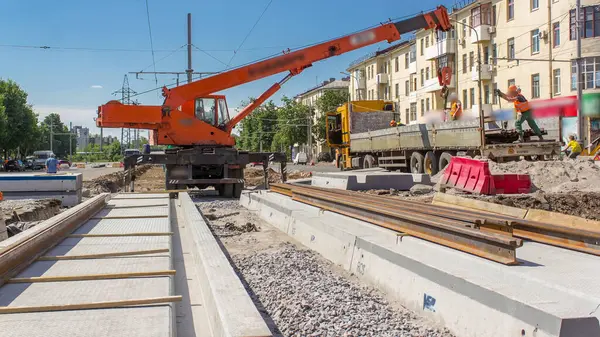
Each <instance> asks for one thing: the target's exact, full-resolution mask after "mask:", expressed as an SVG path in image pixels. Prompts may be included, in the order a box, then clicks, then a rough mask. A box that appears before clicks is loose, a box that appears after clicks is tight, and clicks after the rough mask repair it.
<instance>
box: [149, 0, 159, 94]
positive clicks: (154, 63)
mask: <svg viewBox="0 0 600 337" xmlns="http://www.w3.org/2000/svg"><path fill="white" fill-rule="evenodd" d="M146 18H147V19H148V33H149V35H150V51H151V52H152V67H153V70H154V72H156V59H155V57H154V42H153V41H152V25H151V24H150V7H149V6H148V0H146ZM154 82H155V83H156V85H157V86H158V77H157V76H156V74H154Z"/></svg>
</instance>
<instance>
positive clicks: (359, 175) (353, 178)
mask: <svg viewBox="0 0 600 337" xmlns="http://www.w3.org/2000/svg"><path fill="white" fill-rule="evenodd" d="M415 184H427V185H430V184H431V179H430V177H429V175H427V174H412V173H399V172H386V171H379V170H378V171H351V172H327V173H324V172H315V173H313V176H312V185H313V186H317V187H329V188H338V189H342V190H351V191H360V190H378V189H390V188H393V189H395V190H399V191H408V190H410V188H411V187H413V186H414V185H415Z"/></svg>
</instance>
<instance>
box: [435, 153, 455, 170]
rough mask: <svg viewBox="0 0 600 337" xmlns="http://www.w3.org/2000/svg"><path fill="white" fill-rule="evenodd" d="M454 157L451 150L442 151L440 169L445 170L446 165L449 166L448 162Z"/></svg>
mask: <svg viewBox="0 0 600 337" xmlns="http://www.w3.org/2000/svg"><path fill="white" fill-rule="evenodd" d="M451 159H452V154H451V153H450V152H442V154H441V155H440V160H439V161H438V162H439V169H438V172H439V171H443V170H444V169H445V168H446V166H448V164H450V160H451Z"/></svg>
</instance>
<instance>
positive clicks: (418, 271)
mask: <svg viewBox="0 0 600 337" xmlns="http://www.w3.org/2000/svg"><path fill="white" fill-rule="evenodd" d="M253 199H254V200H253V202H254V203H261V205H260V206H258V207H256V206H255V208H257V209H260V210H261V212H260V213H259V214H260V215H261V218H263V219H265V220H267V221H268V218H265V214H268V213H269V209H272V208H273V207H272V205H278V207H279V210H278V212H283V213H285V211H284V210H282V208H285V207H286V205H288V204H289V203H290V202H291V203H292V204H295V205H294V207H295V209H294V210H293V211H292V210H289V212H290V213H291V216H292V217H293V218H294V219H291V220H290V221H293V223H294V225H295V226H296V229H295V232H296V233H299V234H297V235H295V237H296V238H298V239H299V241H300V242H302V243H303V244H305V245H306V246H308V247H311V246H312V247H311V248H313V249H315V250H317V251H319V253H321V254H322V255H323V256H324V257H326V258H327V259H329V260H331V261H333V262H336V263H340V261H344V260H346V259H347V256H348V255H349V254H348V247H347V245H348V244H349V240H348V238H351V237H352V236H354V237H355V243H354V245H353V247H352V249H351V250H352V254H351V256H352V257H351V263H350V266H347V264H346V263H340V264H342V265H343V266H344V267H346V268H347V269H348V270H349V271H351V272H353V273H355V274H356V275H358V276H359V277H361V278H362V279H364V280H365V281H367V282H370V283H372V284H374V285H375V286H377V287H378V288H380V289H382V290H384V291H385V292H387V293H388V294H389V295H391V296H392V297H394V298H395V299H397V300H399V301H401V302H402V303H403V304H404V305H405V306H407V307H409V308H410V309H412V310H414V311H416V312H418V313H420V314H422V315H425V316H428V317H430V318H431V319H433V320H434V321H436V322H438V323H439V324H441V325H444V326H446V327H448V328H449V329H450V330H452V331H453V332H454V333H455V334H456V335H457V336H461V337H475V336H478V337H480V336H489V337H492V336H494V337H495V336H536V337H546V336H559V337H576V336H594V337H597V336H600V326H599V324H598V318H600V310H598V307H599V304H600V281H599V280H598V279H597V277H596V273H594V272H591V271H593V270H596V269H597V266H598V263H599V262H600V258H598V257H596V256H591V255H587V254H582V253H578V252H574V251H568V250H564V249H560V248H556V247H552V246H546V245H543V244H538V243H533V242H526V243H525V244H524V246H523V247H522V248H519V250H518V251H517V256H518V257H519V260H520V261H521V262H522V264H521V265H519V266H504V265H500V264H497V263H494V262H491V261H488V260H485V259H481V258H478V257H476V256H472V255H469V254H466V253H463V252H460V251H456V250H453V249H450V248H447V247H444V246H440V245H436V244H433V243H430V242H427V241H424V240H420V239H417V238H414V237H402V238H401V240H400V239H398V240H396V241H395V242H394V241H393V240H390V237H389V234H386V233H385V232H381V231H380V230H379V229H381V228H378V227H376V226H374V225H371V224H368V223H364V222H360V221H357V220H353V219H349V220H347V221H343V222H342V221H340V217H341V216H340V215H337V214H332V213H331V212H320V213H319V212H317V213H314V210H313V208H314V207H311V206H308V205H304V204H301V203H296V202H293V201H289V200H290V199H289V198H288V197H285V196H281V195H278V194H275V193H256V194H254V195H253ZM263 200H264V201H267V200H268V203H266V202H263ZM241 201H242V202H241V204H242V205H244V201H247V199H244V198H242V199H241ZM315 214H317V215H318V216H317V217H316V218H315V217H314V215H315ZM319 214H320V215H319ZM305 215H308V216H306V217H304V216H305ZM296 217H298V218H296ZM342 218H343V217H342ZM299 227H304V228H302V229H300V228H299ZM359 228H360V229H359ZM376 228H377V229H378V230H375V229H376ZM340 229H342V231H340ZM308 232H310V233H312V234H310V235H311V236H310V237H309V239H308V240H307V237H308V234H306V233H308ZM312 236H314V239H313V238H312ZM316 246H328V247H327V249H322V248H318V247H316ZM344 246H346V247H344Z"/></svg>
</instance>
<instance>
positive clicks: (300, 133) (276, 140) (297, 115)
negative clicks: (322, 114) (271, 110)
mask: <svg viewBox="0 0 600 337" xmlns="http://www.w3.org/2000/svg"><path fill="white" fill-rule="evenodd" d="M281 101H282V103H283V106H282V107H280V108H279V109H277V117H278V121H279V123H278V125H277V132H276V133H275V136H274V137H273V142H272V144H271V151H281V149H282V148H284V149H285V151H286V153H288V155H289V154H290V148H291V146H292V145H294V144H296V143H298V144H303V143H306V140H307V132H308V131H307V127H306V123H307V122H308V120H309V118H310V116H311V115H312V110H311V108H310V107H308V106H306V105H303V104H300V103H298V102H296V101H294V100H293V99H290V98H288V97H285V96H284V97H283V98H282V99H281Z"/></svg>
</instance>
